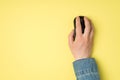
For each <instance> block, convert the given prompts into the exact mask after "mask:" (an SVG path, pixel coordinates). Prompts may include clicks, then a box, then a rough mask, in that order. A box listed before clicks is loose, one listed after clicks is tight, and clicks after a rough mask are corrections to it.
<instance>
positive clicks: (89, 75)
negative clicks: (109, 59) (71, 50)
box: [73, 58, 100, 80]
mask: <svg viewBox="0 0 120 80" xmlns="http://www.w3.org/2000/svg"><path fill="white" fill-rule="evenodd" d="M73 68H74V72H75V75H76V78H77V80H100V76H99V73H98V68H97V64H96V61H95V59H94V58H84V59H78V60H76V61H74V62H73Z"/></svg>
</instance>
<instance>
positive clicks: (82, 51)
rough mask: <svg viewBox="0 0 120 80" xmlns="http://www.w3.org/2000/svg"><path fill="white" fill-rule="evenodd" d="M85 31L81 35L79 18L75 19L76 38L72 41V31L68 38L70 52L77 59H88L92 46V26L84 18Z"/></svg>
mask: <svg viewBox="0 0 120 80" xmlns="http://www.w3.org/2000/svg"><path fill="white" fill-rule="evenodd" d="M84 22H85V31H84V33H82V29H81V24H80V18H79V16H78V17H76V37H75V40H73V35H74V30H72V31H71V32H70V34H69V36H68V44H69V47H70V50H71V52H72V54H73V56H74V58H75V59H76V60H77V59H83V58H89V57H90V56H91V51H92V45H93V34H94V33H93V26H92V23H91V22H90V20H89V19H88V18H87V17H84Z"/></svg>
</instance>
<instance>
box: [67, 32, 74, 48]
mask: <svg viewBox="0 0 120 80" xmlns="http://www.w3.org/2000/svg"><path fill="white" fill-rule="evenodd" d="M73 34H74V30H72V31H71V32H70V34H69V36H68V43H69V45H70V46H71V45H72V44H73V42H74V41H73Z"/></svg>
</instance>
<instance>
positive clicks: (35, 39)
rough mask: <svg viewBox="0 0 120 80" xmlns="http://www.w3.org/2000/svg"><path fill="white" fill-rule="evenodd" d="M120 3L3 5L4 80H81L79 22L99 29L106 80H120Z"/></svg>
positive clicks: (77, 0) (0, 1)
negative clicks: (74, 43) (75, 41)
mask: <svg viewBox="0 0 120 80" xmlns="http://www.w3.org/2000/svg"><path fill="white" fill-rule="evenodd" d="M119 3H120V1H119V0H99V1H98V0H59V1H57V0H43V1H42V0H38V1H37V0H16V1H14V0H0V80H75V75H74V71H73V67H72V62H73V61H74V59H73V56H72V55H71V52H70V50H69V47H68V34H69V32H70V31H71V30H72V29H73V18H74V17H75V16H78V15H85V16H88V17H89V18H90V19H92V21H93V23H94V26H95V40H94V47H93V57H95V58H96V60H97V62H98V67H99V71H100V75H101V80H120V76H119V75H120V62H119V61H120V57H119V56H120V49H119V47H120V5H119Z"/></svg>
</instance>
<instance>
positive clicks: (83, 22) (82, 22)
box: [73, 16, 85, 40]
mask: <svg viewBox="0 0 120 80" xmlns="http://www.w3.org/2000/svg"><path fill="white" fill-rule="evenodd" d="M79 18H80V24H81V28H82V34H83V33H84V29H85V21H84V16H79ZM75 36H76V18H74V35H73V39H74V40H75Z"/></svg>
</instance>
